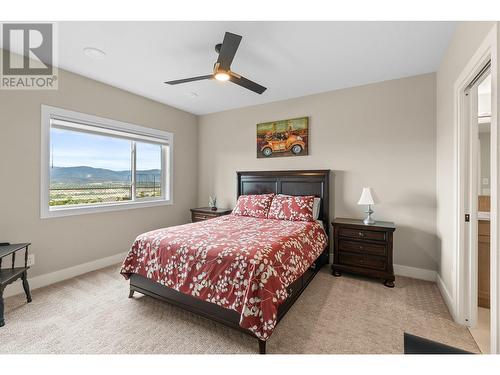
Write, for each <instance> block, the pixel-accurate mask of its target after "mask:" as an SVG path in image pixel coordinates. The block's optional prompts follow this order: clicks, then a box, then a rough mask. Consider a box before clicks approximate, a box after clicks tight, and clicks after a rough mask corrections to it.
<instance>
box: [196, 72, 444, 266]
mask: <svg viewBox="0 0 500 375" xmlns="http://www.w3.org/2000/svg"><path fill="white" fill-rule="evenodd" d="M435 101H436V97H435V75H434V74H427V75H421V76H416V77H410V78H405V79H399V80H394V81H387V82H382V83H377V84H372V85H367V86H361V87H355V88H350V89H344V90H338V91H332V92H327V93H323V94H319V95H312V96H307V97H302V98H298V99H292V100H286V101H280V102H275V103H270V104H264V105H259V106H254V107H248V108H243V109H236V110H231V111H226V112H220V113H215V114H210V115H205V116H201V117H200V118H199V146H200V151H199V194H198V198H199V199H198V203H199V204H206V203H207V201H208V196H209V195H210V194H214V193H215V194H217V197H218V200H219V206H221V207H222V206H227V207H233V205H234V203H235V197H236V175H235V172H236V171H237V170H279V169H318V168H321V169H323V168H324V169H331V170H333V171H334V173H335V180H334V190H335V191H334V195H333V199H332V207H331V210H330V211H331V212H330V216H331V217H332V218H333V217H334V214H335V216H337V217H361V216H362V215H363V212H362V210H363V209H362V208H361V207H359V206H357V205H356V203H357V200H358V199H359V195H360V194H361V189H362V188H363V186H371V187H372V188H373V189H374V191H375V194H376V196H377V198H378V199H379V201H380V203H379V204H377V205H376V206H375V215H374V217H375V219H377V220H390V221H394V222H396V225H397V230H396V233H395V237H394V239H395V248H394V252H395V255H394V257H395V263H396V264H401V265H406V266H412V267H418V268H425V269H431V270H435V269H437V267H438V262H439V253H437V244H436V234H435V212H436V191H435V189H436V179H435V165H436V154H435ZM299 116H309V117H310V138H309V139H310V140H309V147H310V155H309V156H300V157H289V158H274V159H257V157H256V150H255V133H256V124H257V123H259V122H265V121H272V120H279V119H286V118H292V117H299ZM332 192H333V189H332Z"/></svg>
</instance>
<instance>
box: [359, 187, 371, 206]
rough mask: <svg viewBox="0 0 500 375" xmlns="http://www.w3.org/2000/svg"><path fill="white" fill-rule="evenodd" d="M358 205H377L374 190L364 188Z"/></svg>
mask: <svg viewBox="0 0 500 375" xmlns="http://www.w3.org/2000/svg"><path fill="white" fill-rule="evenodd" d="M358 204H367V205H372V204H375V202H374V201H373V197H372V189H371V188H369V187H365V188H363V191H362V192H361V197H360V198H359V201H358Z"/></svg>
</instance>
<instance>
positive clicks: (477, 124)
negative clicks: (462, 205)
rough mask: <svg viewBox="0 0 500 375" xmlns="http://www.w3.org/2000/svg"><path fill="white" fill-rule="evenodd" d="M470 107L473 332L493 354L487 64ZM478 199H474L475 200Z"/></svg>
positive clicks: (471, 89)
mask: <svg viewBox="0 0 500 375" xmlns="http://www.w3.org/2000/svg"><path fill="white" fill-rule="evenodd" d="M465 95H466V107H467V108H468V109H469V110H468V112H469V114H470V116H469V119H470V121H469V127H470V132H469V134H470V137H469V142H470V145H469V147H468V149H469V150H470V155H469V157H467V159H468V160H470V165H469V168H468V169H469V171H470V173H469V180H470V184H469V186H470V192H469V193H470V196H471V197H472V199H473V200H474V201H473V202H469V207H468V209H469V211H473V213H475V215H470V220H472V221H469V225H470V231H469V235H470V241H469V243H470V245H471V246H470V248H469V252H470V256H469V259H470V260H471V262H470V271H471V278H474V279H475V280H474V282H473V283H471V288H472V290H471V295H470V301H471V306H470V309H471V321H470V325H469V330H470V333H471V334H472V337H473V338H474V340H475V341H476V343H477V344H478V346H479V348H480V350H481V352H482V353H490V352H491V351H490V341H491V337H490V327H491V325H490V315H491V311H490V299H491V297H490V290H491V287H490V268H491V265H490V264H491V261H490V259H491V238H490V233H491V230H490V219H491V217H490V212H491V203H490V202H491V185H490V184H491V174H492V173H491V101H492V95H491V72H490V64H489V63H487V64H486V65H485V66H484V68H483V69H482V70H481V71H480V73H479V74H478V75H477V76H476V77H475V78H474V79H473V81H472V82H471V83H470V84H469V86H468V87H467V89H466V91H465ZM474 198H475V199H474Z"/></svg>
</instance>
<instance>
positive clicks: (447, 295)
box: [436, 273, 457, 322]
mask: <svg viewBox="0 0 500 375" xmlns="http://www.w3.org/2000/svg"><path fill="white" fill-rule="evenodd" d="M436 283H437V286H438V288H439V292H440V293H441V296H443V299H444V303H446V306H447V307H448V310H449V311H450V314H451V317H452V318H453V320H454V321H455V322H456V321H457V309H456V306H455V302H454V301H453V298H452V296H451V294H450V292H449V291H448V288H446V285H445V284H444V282H443V279H441V276H439V274H438V273H437V274H436Z"/></svg>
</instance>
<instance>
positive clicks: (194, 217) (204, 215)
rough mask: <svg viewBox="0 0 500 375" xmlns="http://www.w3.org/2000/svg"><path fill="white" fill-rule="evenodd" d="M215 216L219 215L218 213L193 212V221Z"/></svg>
mask: <svg viewBox="0 0 500 375" xmlns="http://www.w3.org/2000/svg"><path fill="white" fill-rule="evenodd" d="M214 217H217V216H216V215H208V214H197V213H193V215H192V220H193V222H196V221H203V220H208V219H213V218H214Z"/></svg>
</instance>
